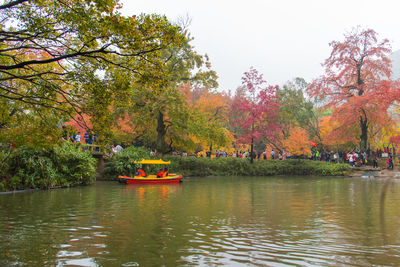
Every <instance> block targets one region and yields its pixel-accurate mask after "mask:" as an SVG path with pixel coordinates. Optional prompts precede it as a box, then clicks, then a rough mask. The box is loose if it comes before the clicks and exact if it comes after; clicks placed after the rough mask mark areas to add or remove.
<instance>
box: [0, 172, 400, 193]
mask: <svg viewBox="0 0 400 267" xmlns="http://www.w3.org/2000/svg"><path fill="white" fill-rule="evenodd" d="M355 168H357V169H354V168H353V169H352V170H351V171H350V173H348V174H345V175H338V176H321V177H335V178H380V179H383V178H399V179H400V170H388V169H372V168H368V167H367V168H365V167H361V168H359V167H355ZM367 172H373V174H372V175H370V176H369V175H365V173H367ZM271 176H278V177H279V176H290V177H297V176H302V177H303V176H310V177H317V176H315V175H271ZM271 176H265V177H271ZM193 177H196V178H201V177H204V178H206V177H207V178H212V177H220V175H219V176H215V175H209V176H186V177H184V178H193ZM237 177H240V176H237ZM116 181H117V180H116V179H106V178H97V179H96V181H95V182H116ZM77 186H90V185H73V186H57V187H52V188H48V189H40V188H33V189H24V190H15V191H3V192H0V195H10V194H18V193H31V192H35V191H45V190H55V189H61V188H71V187H77Z"/></svg>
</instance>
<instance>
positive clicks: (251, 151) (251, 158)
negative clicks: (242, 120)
mask: <svg viewBox="0 0 400 267" xmlns="http://www.w3.org/2000/svg"><path fill="white" fill-rule="evenodd" d="M253 133H254V123H253V124H252V125H251V134H252V135H253ZM253 151H254V137H253V136H252V137H251V147H250V163H251V164H253V162H254V159H253Z"/></svg>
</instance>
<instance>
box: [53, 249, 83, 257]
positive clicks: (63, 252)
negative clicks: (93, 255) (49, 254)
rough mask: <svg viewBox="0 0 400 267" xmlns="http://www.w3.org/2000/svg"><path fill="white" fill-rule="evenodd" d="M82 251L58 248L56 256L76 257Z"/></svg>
mask: <svg viewBox="0 0 400 267" xmlns="http://www.w3.org/2000/svg"><path fill="white" fill-rule="evenodd" d="M82 254H83V252H80V251H67V250H60V251H59V252H58V253H57V258H64V257H78V256H81V255H82Z"/></svg>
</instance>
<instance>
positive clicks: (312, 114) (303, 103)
mask: <svg viewBox="0 0 400 267" xmlns="http://www.w3.org/2000/svg"><path fill="white" fill-rule="evenodd" d="M308 85H309V84H308V83H307V82H306V81H305V80H304V79H303V78H295V79H293V81H289V82H287V83H286V84H284V85H283V88H282V89H279V90H278V95H279V102H280V103H281V106H280V109H279V121H280V123H281V128H282V134H283V138H285V137H287V136H288V135H290V131H289V130H290V129H292V128H293V129H294V128H296V127H301V128H303V129H305V130H306V132H307V134H308V135H309V138H311V139H312V140H318V142H322V139H321V136H320V127H319V117H320V112H319V111H318V109H317V108H316V107H315V105H314V103H313V102H312V101H311V100H309V99H306V97H305V96H304V91H305V90H306V89H307V87H308Z"/></svg>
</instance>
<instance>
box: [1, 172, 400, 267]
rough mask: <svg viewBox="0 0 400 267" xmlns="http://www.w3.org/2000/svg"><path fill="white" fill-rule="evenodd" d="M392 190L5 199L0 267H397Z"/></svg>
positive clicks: (307, 187)
mask: <svg viewBox="0 0 400 267" xmlns="http://www.w3.org/2000/svg"><path fill="white" fill-rule="evenodd" d="M386 182H387V180H377V179H370V178H366V179H363V178H359V179H358V178H356V179H351V178H302V177H295V178H288V177H280V178H271V177H267V178H265V177H220V178H190V179H185V180H184V182H183V183H182V184H178V185H139V186H138V185H122V184H118V183H116V182H115V183H114V182H97V184H96V185H93V186H87V187H77V188H70V189H59V190H52V191H37V192H33V193H20V194H13V195H0V266H13V265H16V266H76V265H78V266H161V265H164V266H179V265H185V266H196V265H201V266H215V265H229V266H289V265H294V266H344V265H346V266H349V265H354V266H371V265H379V266H382V265H392V266H399V265H400V180H391V181H388V182H387V183H386ZM382 192H386V194H385V198H384V201H382V199H381V195H382Z"/></svg>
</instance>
